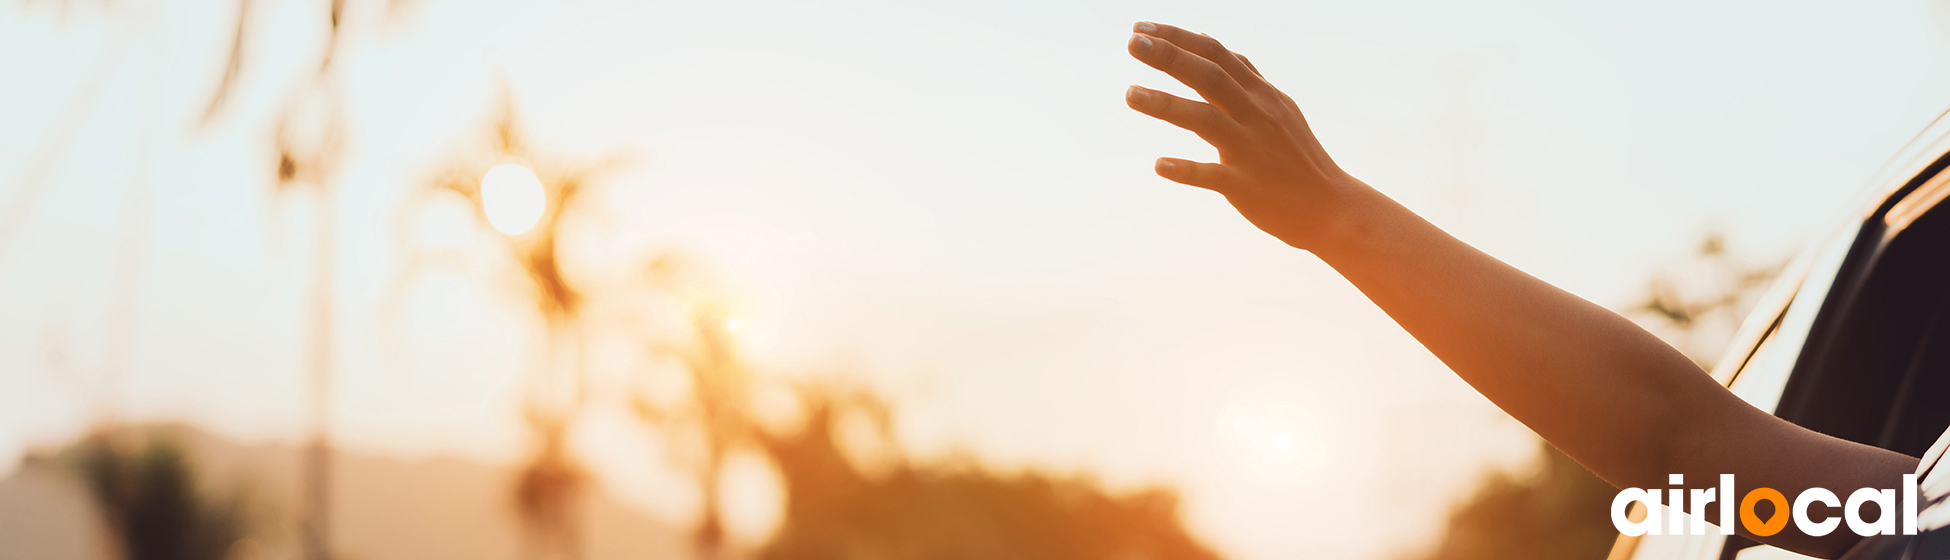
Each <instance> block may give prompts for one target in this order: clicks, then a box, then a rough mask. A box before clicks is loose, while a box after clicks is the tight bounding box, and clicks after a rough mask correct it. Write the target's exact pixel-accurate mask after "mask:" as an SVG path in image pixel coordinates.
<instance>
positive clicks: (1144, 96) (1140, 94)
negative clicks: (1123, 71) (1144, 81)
mask: <svg viewBox="0 0 1950 560" xmlns="http://www.w3.org/2000/svg"><path fill="white" fill-rule="evenodd" d="M1124 97H1127V98H1130V100H1131V102H1132V103H1144V102H1145V101H1149V100H1151V92H1148V91H1145V90H1144V88H1141V87H1137V86H1131V89H1128V90H1125V91H1124Z"/></svg>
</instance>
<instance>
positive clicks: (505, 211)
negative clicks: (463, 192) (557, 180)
mask: <svg viewBox="0 0 1950 560" xmlns="http://www.w3.org/2000/svg"><path fill="white" fill-rule="evenodd" d="M547 206H548V196H547V195H546V194H545V193H543V192H542V180H541V179H538V178H536V177H535V172H533V171H529V170H528V168H527V167H523V166H521V165H519V164H513V163H507V164H502V165H497V166H494V168H493V169H489V170H488V172H487V175H484V176H482V177H481V211H482V212H484V213H486V214H487V220H488V225H492V226H494V229H497V230H501V233H505V234H508V235H520V234H522V233H525V232H527V231H528V230H529V229H530V228H533V227H535V222H538V221H541V219H542V211H543V210H545V209H547Z"/></svg>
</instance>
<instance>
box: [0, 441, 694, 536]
mask: <svg viewBox="0 0 1950 560" xmlns="http://www.w3.org/2000/svg"><path fill="white" fill-rule="evenodd" d="M139 429H147V430H160V431H161V432H162V433H165V434H168V435H169V436H171V437H172V438H174V439H175V440H176V441H178V442H179V443H180V444H181V445H182V446H183V448H184V449H185V450H186V451H187V452H188V454H189V456H190V457H191V458H192V460H193V461H194V463H195V465H196V467H197V469H198V470H197V472H198V478H199V479H200V480H201V481H202V482H201V484H202V486H203V487H204V488H208V489H211V490H214V491H217V492H220V493H221V492H231V491H239V492H243V493H244V495H246V496H247V497H248V498H249V499H250V500H251V502H252V503H254V504H256V505H257V506H258V509H260V510H261V512H260V514H259V515H258V516H257V521H256V523H257V526H258V528H259V530H258V531H257V532H256V534H257V535H258V538H257V539H256V542H255V545H256V546H255V547H252V548H255V549H256V551H255V552H251V553H247V554H241V555H240V556H243V558H240V559H239V560H245V559H247V558H252V557H256V558H264V559H287V558H296V557H297V547H296V540H297V539H296V526H297V524H296V517H295V512H296V511H297V509H296V504H297V502H296V497H297V496H298V490H299V489H298V472H299V471H298V457H299V456H298V448H296V447H292V446H289V445H281V444H263V443H260V444H241V443H238V442H234V441H230V440H227V439H224V438H222V437H220V436H216V435H213V434H210V433H208V432H205V431H202V430H199V429H196V428H194V427H189V426H184V425H178V424H171V425H164V426H147V427H142V428H139ZM59 451H60V450H58V449H51V450H47V451H46V452H44V453H37V454H35V456H33V457H30V458H29V459H28V460H26V461H25V462H24V463H23V464H22V466H21V468H20V469H18V470H16V471H15V472H14V473H13V474H12V475H10V476H8V477H7V478H5V479H0V560H41V559H46V560H100V559H102V558H104V557H105V556H106V552H105V551H107V550H108V547H106V546H104V545H102V544H101V543H100V542H99V537H100V535H102V534H103V529H102V527H101V522H100V520H99V517H98V514H97V513H96V512H95V506H94V504H93V502H92V501H91V500H90V498H89V496H88V495H87V493H86V490H85V489H84V487H83V486H82V485H81V483H80V482H79V480H78V479H76V478H75V477H74V476H73V475H72V474H71V473H70V472H69V471H68V470H67V469H66V468H64V466H63V465H61V464H59V462H58V461H57V460H55V459H52V458H51V457H53V456H54V455H56V454H57V453H59ZM335 460H336V463H335V464H334V475H335V485H334V487H333V496H332V500H333V504H332V505H333V517H332V520H331V521H332V525H333V541H334V542H333V545H334V548H335V549H336V551H337V552H338V553H339V554H340V556H341V557H342V558H347V559H350V560H395V559H397V560H419V559H427V558H468V559H476V560H503V559H505V560H516V559H517V558H518V555H519V552H520V545H521V534H520V532H519V531H520V528H519V527H518V525H517V523H518V521H517V519H516V517H515V515H514V511H513V510H512V509H511V504H512V498H511V490H510V488H511V480H512V478H513V476H514V474H513V471H512V470H511V469H508V468H503V467H499V466H489V465H483V464H480V463H473V462H468V461H462V460H455V459H432V460H425V461H406V460H400V459H395V458H390V457H384V456H379V455H369V454H361V453H356V452H355V453H339V454H337V456H336V457H335ZM585 507H587V508H588V509H587V511H586V512H585V517H584V519H585V520H587V531H588V533H587V537H588V551H589V558H590V559H591V560H604V559H611V558H631V559H643V558H682V557H685V556H686V555H687V554H686V550H687V543H688V540H687V539H686V538H685V534H684V533H683V532H682V531H681V530H680V529H678V528H675V527H672V526H670V525H669V524H666V523H663V522H661V521H658V520H656V519H653V518H651V517H649V516H647V515H645V514H643V513H640V512H638V511H636V510H634V509H632V508H629V507H627V506H624V505H622V504H620V503H618V502H617V501H616V500H614V499H612V498H611V497H609V496H607V495H605V494H603V493H602V492H601V490H600V488H597V489H593V491H592V492H591V495H590V496H589V499H588V500H586V501H585ZM238 552H245V551H244V550H239V551H238Z"/></svg>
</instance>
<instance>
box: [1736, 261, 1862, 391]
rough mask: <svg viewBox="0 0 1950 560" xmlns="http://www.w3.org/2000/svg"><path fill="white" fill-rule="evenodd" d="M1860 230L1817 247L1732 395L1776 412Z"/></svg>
mask: <svg viewBox="0 0 1950 560" xmlns="http://www.w3.org/2000/svg"><path fill="white" fill-rule="evenodd" d="M1858 231H1859V230H1857V229H1855V228H1852V227H1850V228H1844V229H1842V231H1840V232H1838V233H1839V234H1838V235H1834V236H1831V237H1830V238H1829V240H1828V241H1827V242H1826V243H1823V244H1822V245H1820V246H1818V247H1816V249H1815V251H1814V253H1812V255H1813V256H1812V257H1811V258H1810V259H1809V263H1808V269H1807V273H1806V274H1804V275H1802V277H1801V278H1800V279H1799V282H1798V284H1799V285H1798V286H1796V288H1795V289H1794V297H1793V299H1791V300H1790V301H1789V302H1788V304H1787V309H1786V310H1785V311H1784V312H1783V313H1782V314H1781V316H1780V317H1779V319H1778V321H1777V322H1776V324H1775V325H1774V328H1773V329H1771V330H1770V332H1768V333H1767V335H1766V338H1763V339H1762V340H1761V342H1760V346H1759V347H1758V348H1755V349H1754V350H1753V352H1752V354H1751V357H1749V358H1746V360H1745V363H1744V364H1741V365H1740V366H1739V367H1738V369H1737V370H1736V371H1735V372H1734V374H1733V380H1732V383H1731V384H1730V385H1729V386H1728V389H1731V390H1732V391H1733V394H1735V395H1738V396H1739V397H1740V398H1741V399H1743V400H1745V401H1747V403H1748V404H1752V405H1754V406H1755V407H1757V408H1759V409H1761V410H1765V411H1769V412H1773V411H1774V406H1775V405H1776V404H1778V403H1779V402H1780V400H1781V392H1782V391H1783V390H1784V389H1786V387H1787V377H1788V374H1789V373H1790V372H1792V371H1793V370H1794V361H1795V360H1796V359H1797V358H1799V357H1800V356H1801V346H1802V345H1803V344H1804V343H1806V342H1807V340H1808V331H1809V329H1811V328H1813V327H1814V323H1815V316H1816V315H1817V314H1819V313H1820V312H1821V303H1822V300H1823V299H1825V298H1827V297H1828V292H1829V288H1830V287H1832V286H1833V285H1834V283H1835V276H1836V274H1838V273H1839V272H1840V271H1841V268H1842V261H1843V260H1845V259H1847V258H1848V252H1849V248H1850V247H1852V246H1854V245H1855V235H1856V233H1857V232H1858Z"/></svg>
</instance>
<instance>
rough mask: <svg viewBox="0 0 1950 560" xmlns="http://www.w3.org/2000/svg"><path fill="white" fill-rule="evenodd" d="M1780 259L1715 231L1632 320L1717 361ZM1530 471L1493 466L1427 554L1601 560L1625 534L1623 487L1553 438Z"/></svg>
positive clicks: (1657, 281) (1630, 312) (1462, 558)
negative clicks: (1757, 258)
mask: <svg viewBox="0 0 1950 560" xmlns="http://www.w3.org/2000/svg"><path fill="white" fill-rule="evenodd" d="M1780 269H1781V264H1780V263H1771V264H1762V265H1755V264H1752V263H1748V262H1746V261H1742V260H1740V259H1738V258H1736V257H1735V256H1734V255H1732V254H1730V253H1729V252H1728V251H1727V248H1726V239H1725V237H1724V236H1722V235H1721V234H1719V233H1717V232H1713V233H1708V234H1707V235H1706V236H1705V238H1704V239H1703V240H1702V241H1701V242H1700V245H1699V248H1698V249H1697V250H1696V251H1695V252H1694V253H1693V254H1692V255H1691V256H1690V257H1689V258H1688V259H1687V260H1686V261H1684V262H1680V263H1677V264H1675V265H1673V266H1672V267H1670V268H1669V269H1667V270H1662V271H1660V272H1658V273H1655V274H1653V275H1652V277H1651V279H1650V280H1648V282H1647V287H1646V294H1647V295H1646V296H1645V299H1644V300H1643V301H1641V302H1640V303H1638V304H1636V305H1634V306H1632V307H1631V308H1629V309H1627V310H1625V314H1626V315H1627V316H1630V317H1636V318H1639V319H1641V321H1640V322H1641V324H1643V325H1644V326H1645V327H1647V328H1648V329H1649V330H1651V331H1653V332H1654V334H1658V335H1660V337H1661V338H1664V339H1665V340H1666V342H1667V343H1670V344H1672V345H1673V346H1674V347H1676V348H1679V349H1680V350H1681V351H1682V352H1685V353H1686V354H1687V356H1688V357H1690V358H1692V359H1693V361H1694V362H1695V363H1698V364H1700V365H1701V367H1702V368H1710V367H1712V363H1713V361H1714V360H1716V359H1718V357H1719V353H1720V352H1721V351H1723V350H1725V349H1724V348H1723V346H1724V345H1725V344H1726V343H1727V342H1726V338H1727V337H1728V336H1729V335H1731V334H1732V332H1733V330H1734V329H1735V328H1737V327H1739V323H1740V321H1741V319H1743V318H1744V317H1745V315H1746V314H1747V312H1748V310H1749V309H1751V308H1752V306H1753V303H1754V302H1753V300H1754V298H1756V297H1758V296H1759V291H1760V288H1762V287H1764V286H1766V285H1767V283H1768V282H1769V281H1770V280H1772V279H1773V278H1774V276H1775V275H1777V274H1779V272H1780ZM1537 447H1538V459H1537V461H1536V463H1534V464H1535V465H1536V469H1537V470H1536V471H1535V472H1534V473H1532V474H1528V475H1525V474H1519V473H1512V472H1502V471H1500V472H1494V473H1490V474H1489V475H1488V476H1486V477H1485V478H1484V480H1483V482H1482V483H1481V485H1480V486H1479V487H1478V488H1477V490H1476V493H1475V495H1473V496H1472V497H1470V498H1469V499H1468V500H1467V501H1465V502H1463V503H1462V504H1460V505H1458V506H1457V507H1456V509H1455V510H1454V511H1452V512H1451V513H1450V515H1449V524H1448V529H1447V532H1445V533H1444V534H1443V537H1442V540H1441V541H1440V543H1439V544H1437V545H1436V547H1435V548H1434V550H1432V551H1430V552H1428V553H1425V554H1422V555H1420V556H1419V558H1420V559H1421V560H1479V559H1481V560H1491V559H1495V560H1506V559H1511V558H1525V559H1540V560H1543V559H1549V560H1578V559H1597V558H1604V557H1605V556H1606V553H1607V552H1608V551H1609V550H1611V546H1612V542H1613V541H1614V540H1616V538H1617V537H1618V532H1617V530H1615V529H1614V528H1612V526H1611V513H1610V512H1609V511H1608V508H1610V507H1611V498H1612V495H1613V494H1615V493H1616V492H1617V489H1615V488H1612V486H1611V484H1609V483H1607V482H1605V481H1603V480H1600V479H1599V478H1598V477H1597V475H1593V474H1591V471H1588V470H1585V468H1584V466H1582V465H1579V464H1578V463H1577V461H1573V460H1572V459H1571V458H1570V457H1568V456H1566V455H1564V453H1563V452H1562V451H1558V450H1557V448H1556V447H1553V446H1551V444H1549V443H1546V442H1544V441H1543V440H1538V442H1537Z"/></svg>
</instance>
